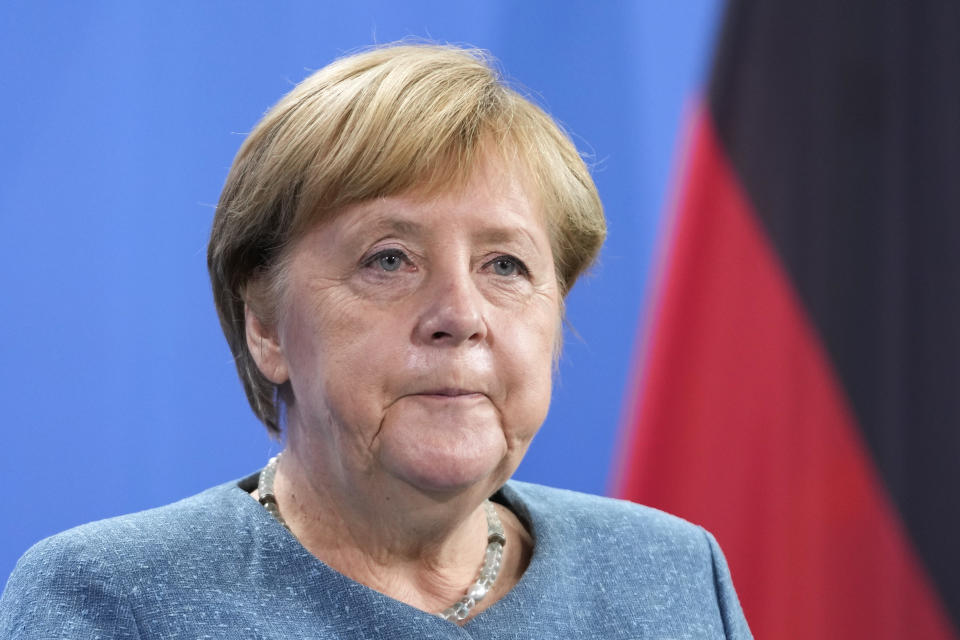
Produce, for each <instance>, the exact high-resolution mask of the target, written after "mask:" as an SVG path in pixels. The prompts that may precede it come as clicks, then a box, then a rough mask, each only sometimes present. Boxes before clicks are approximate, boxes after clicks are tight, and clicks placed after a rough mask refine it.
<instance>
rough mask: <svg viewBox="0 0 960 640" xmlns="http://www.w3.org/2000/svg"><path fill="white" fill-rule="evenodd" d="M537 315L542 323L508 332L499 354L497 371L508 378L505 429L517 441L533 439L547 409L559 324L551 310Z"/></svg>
mask: <svg viewBox="0 0 960 640" xmlns="http://www.w3.org/2000/svg"><path fill="white" fill-rule="evenodd" d="M537 315H539V316H540V318H542V321H541V322H531V323H524V324H523V326H522V327H521V326H516V327H515V330H514V331H512V332H508V333H507V335H509V336H510V339H509V340H507V342H506V343H505V344H503V345H502V346H503V347H504V348H503V349H502V350H501V353H500V358H501V362H500V363H499V366H498V369H499V370H500V371H501V372H504V374H506V376H505V377H507V378H508V385H507V388H506V406H505V407H504V413H505V415H504V420H505V422H506V425H505V426H506V431H507V433H508V437H511V438H515V439H517V440H529V439H530V438H532V437H533V435H534V434H535V433H536V432H537V430H538V429H539V428H540V425H541V424H543V421H544V420H545V419H546V417H547V411H548V410H549V408H550V397H551V390H552V382H553V376H552V374H553V361H554V351H555V348H556V336H557V328H558V323H557V321H556V314H555V313H552V312H551V309H547V310H544V311H543V312H542V313H540V314H537ZM527 318H528V319H529V318H530V316H527ZM514 320H516V318H514Z"/></svg>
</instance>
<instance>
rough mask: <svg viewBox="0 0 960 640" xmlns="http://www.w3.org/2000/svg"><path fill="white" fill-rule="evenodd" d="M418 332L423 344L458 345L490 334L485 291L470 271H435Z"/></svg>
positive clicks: (427, 289)
mask: <svg viewBox="0 0 960 640" xmlns="http://www.w3.org/2000/svg"><path fill="white" fill-rule="evenodd" d="M425 290H426V291H425V292H424V294H425V295H424V297H423V307H422V312H421V314H420V317H419V319H418V322H417V327H416V336H417V338H418V341H419V342H420V343H421V344H428V345H434V346H458V345H461V344H464V343H474V342H481V341H482V340H483V339H484V338H485V337H486V335H487V326H486V319H485V318H484V314H483V302H484V300H483V295H482V294H481V292H480V291H479V290H478V289H477V285H476V283H475V282H474V281H473V278H472V277H471V275H470V273H468V272H455V273H449V272H447V273H439V272H435V273H433V274H431V276H430V278H429V279H428V280H427V282H426V283H425Z"/></svg>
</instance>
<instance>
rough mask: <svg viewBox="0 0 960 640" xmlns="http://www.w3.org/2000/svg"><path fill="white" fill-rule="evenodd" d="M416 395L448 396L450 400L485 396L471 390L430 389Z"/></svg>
mask: <svg viewBox="0 0 960 640" xmlns="http://www.w3.org/2000/svg"><path fill="white" fill-rule="evenodd" d="M415 395H420V396H446V397H448V398H456V397H459V396H479V395H483V394H481V393H480V392H479V391H473V390H471V389H449V388H444V389H429V390H426V391H420V392H419V393H417V394H415Z"/></svg>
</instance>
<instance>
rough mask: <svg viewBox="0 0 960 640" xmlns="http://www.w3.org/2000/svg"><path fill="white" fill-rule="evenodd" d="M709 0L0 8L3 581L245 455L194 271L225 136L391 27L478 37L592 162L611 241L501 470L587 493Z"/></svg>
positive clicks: (250, 447) (603, 476) (228, 473)
mask: <svg viewBox="0 0 960 640" xmlns="http://www.w3.org/2000/svg"><path fill="white" fill-rule="evenodd" d="M718 13H719V6H718V0H686V1H683V2H646V1H640V0H637V1H636V2H602V3H588V2H570V3H566V4H561V3H558V2H556V1H555V0H549V1H548V0H544V1H538V2H533V1H527V2H509V1H506V0H504V1H501V2H485V3H467V2H450V1H444V2H408V3H398V2H389V1H384V2H352V3H349V6H348V3H342V4H341V3H338V4H332V3H330V4H327V3H317V2H299V3H298V2H286V3H282V4H281V3H265V2H253V1H249V2H234V1H231V2H226V1H219V2H204V3H192V2H164V3H159V2H158V3H153V4H150V5H147V4H143V5H141V4H137V3H127V2H121V1H117V2H99V3H65V2H64V3H54V2H28V1H22V2H21V1H7V2H5V3H3V4H2V5H0V62H2V68H3V73H2V74H0V88H2V89H0V96H2V100H0V216H2V229H3V240H4V241H3V250H2V251H0V274H2V276H0V277H2V283H3V289H2V290H3V295H2V297H0V311H2V314H0V318H2V336H3V338H2V343H0V344H2V347H0V353H2V360H0V362H2V365H3V366H2V369H0V389H2V394H3V395H2V397H3V400H4V403H3V405H4V431H3V438H2V446H0V471H2V473H3V478H4V487H5V491H4V505H3V509H2V514H3V515H0V583H2V581H4V580H5V577H6V576H7V575H8V574H9V573H10V571H11V570H12V568H13V564H14V562H15V561H16V558H17V557H18V556H19V555H20V554H22V553H23V551H25V550H26V549H27V547H29V546H30V545H31V544H32V543H34V542H36V541H37V540H39V539H40V538H42V537H44V536H47V535H50V534H53V533H55V532H57V531H60V530H62V529H65V528H68V527H71V526H74V525H77V524H80V523H82V522H86V521H89V520H93V519H98V518H103V517H108V516H112V515H117V514H120V513H124V512H129V511H133V510H139V509H143V508H147V507H151V506H157V505H160V504H164V503H167V502H170V501H173V500H175V499H177V498H180V497H183V496H186V495H189V494H192V493H195V492H197V491H199V490H201V489H204V488H206V487H208V486H210V485H213V484H216V483H220V482H224V481H226V480H229V479H231V478H235V477H239V476H241V475H244V474H246V473H248V472H250V471H253V470H254V469H256V468H258V467H259V466H260V465H262V463H263V462H264V461H265V460H266V459H267V457H268V456H269V455H271V453H272V452H275V451H276V450H277V449H278V445H277V444H276V443H273V442H272V441H270V440H268V438H267V437H266V435H265V432H264V430H263V429H262V427H260V426H259V424H258V423H257V422H256V421H255V419H254V418H253V416H252V414H251V413H250V411H249V409H248V408H247V403H246V400H245V398H244V396H243V391H242V389H241V386H240V383H239V381H238V380H237V378H236V373H235V370H234V367H233V364H232V362H231V358H230V353H229V350H228V349H227V346H226V343H225V341H224V339H223V337H222V335H221V333H220V329H219V325H218V323H217V319H216V314H215V312H214V308H213V304H212V301H211V297H210V293H209V286H208V283H207V276H206V270H205V243H206V238H207V233H208V231H209V225H210V221H211V219H212V214H213V204H214V203H215V202H216V200H217V197H218V195H219V190H220V187H221V185H222V183H223V180H224V178H225V176H226V173H227V170H228V168H229V166H230V162H231V160H232V157H233V154H234V153H235V152H236V150H237V148H238V146H239V145H240V142H241V140H242V137H243V134H244V132H246V131H249V130H250V128H251V127H252V126H253V124H254V123H255V122H256V120H257V119H258V117H259V116H260V115H261V114H262V113H263V112H264V111H265V110H266V108H267V107H268V106H269V105H271V104H272V103H273V102H275V101H276V100H277V99H278V98H279V97H280V96H281V95H282V94H283V93H285V92H286V91H288V90H289V89H290V88H291V87H292V85H293V84H294V83H296V82H297V81H299V80H301V79H302V78H303V77H304V76H306V75H307V74H308V73H309V72H310V71H311V70H313V69H317V68H319V67H322V66H323V65H325V64H326V63H328V62H329V61H331V60H332V59H334V58H335V57H337V56H339V55H342V54H343V53H346V52H349V51H351V50H354V49H356V48H358V47H362V46H365V45H368V44H371V43H375V42H389V41H392V40H396V39H399V38H403V37H407V36H418V37H426V38H432V39H435V40H439V41H444V42H454V43H468V44H471V45H476V46H479V47H483V48H486V49H489V50H491V51H492V52H493V54H494V55H495V56H496V57H497V58H498V59H499V60H500V61H501V63H502V65H503V67H504V68H505V70H506V71H507V74H508V75H509V76H510V77H511V78H512V79H513V80H514V81H516V82H517V83H519V84H521V85H523V86H525V87H527V88H528V89H529V90H531V91H532V92H533V93H534V95H535V96H537V98H538V100H539V101H540V102H541V104H542V105H543V106H545V107H546V108H547V110H548V111H549V112H550V113H552V114H553V115H554V117H556V118H557V119H558V120H560V121H561V122H562V123H563V124H564V125H565V126H566V127H567V128H568V129H569V130H570V131H572V132H573V133H574V134H575V140H576V142H577V144H578V146H579V147H580V148H581V150H582V151H583V152H584V153H586V154H587V155H588V156H589V157H590V159H591V161H592V163H593V164H594V165H595V167H596V168H595V171H594V174H595V178H596V181H597V184H598V186H599V188H600V192H601V195H602V196H603V200H604V203H605V205H606V209H607V214H608V217H609V225H610V239H609V241H608V242H607V245H606V247H605V249H604V251H603V253H602V256H601V260H600V264H599V265H598V266H597V268H596V269H595V270H594V272H593V274H592V275H590V276H588V277H587V278H586V279H584V280H583V281H581V282H580V284H578V285H577V287H576V288H575V289H574V291H573V293H572V294H571V296H570V299H569V301H568V319H569V324H570V325H571V326H572V328H573V329H574V330H575V333H574V332H572V331H568V333H567V336H566V346H565V352H564V356H563V359H562V362H561V367H560V375H559V378H558V380H557V384H556V388H555V392H554V401H553V405H552V408H551V413H550V417H549V418H548V420H547V422H546V424H545V425H544V427H543V429H542V430H541V432H540V434H539V435H538V437H537V439H536V441H535V442H534V444H533V447H532V449H531V451H530V453H529V455H528V456H527V458H526V460H525V461H524V463H523V465H522V466H521V468H520V470H519V471H518V474H517V475H518V477H520V478H522V479H527V480H534V481H538V482H543V483H546V484H550V485H555V486H562V487H568V488H573V489H578V490H582V491H588V492H593V493H603V492H604V490H605V489H606V485H607V482H608V479H609V473H610V468H611V467H610V463H611V460H613V459H614V458H615V456H616V452H615V446H616V441H617V430H618V423H619V420H620V417H621V414H622V411H623V406H624V397H623V396H624V392H625V389H626V387H627V385H628V377H629V375H630V368H631V360H632V356H633V354H634V352H635V351H636V350H637V346H636V345H635V336H636V335H637V329H638V327H641V326H642V324H643V318H644V313H643V300H644V298H645V292H646V290H647V286H648V285H647V281H648V273H649V271H650V267H651V262H652V256H655V255H656V251H655V246H656V242H657V239H658V237H659V233H660V230H661V223H660V218H661V213H662V211H663V210H664V207H665V202H666V200H667V198H668V194H669V184H670V176H671V174H672V173H673V171H672V170H673V167H674V166H675V164H676V162H677V153H676V148H677V142H678V136H679V131H680V124H681V122H682V118H683V112H684V107H685V106H686V105H688V104H690V102H691V100H692V98H693V96H694V95H695V92H696V90H697V88H698V86H699V82H700V80H701V79H702V77H703V73H704V71H705V67H706V64H705V63H706V61H707V59H708V55H709V51H710V44H711V42H712V36H713V32H714V27H715V22H716V19H717V17H718Z"/></svg>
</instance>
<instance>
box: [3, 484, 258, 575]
mask: <svg viewBox="0 0 960 640" xmlns="http://www.w3.org/2000/svg"><path fill="white" fill-rule="evenodd" d="M238 492H239V490H238V489H237V488H236V483H235V482H231V483H227V484H224V485H220V486H217V487H214V488H212V489H208V490H206V491H204V492H202V493H199V494H197V495H194V496H191V497H189V498H185V499H183V500H180V501H177V502H174V503H172V504H169V505H165V506H162V507H157V508H154V509H148V510H146V511H140V512H137V513H131V514H127V515H123V516H118V517H114V518H108V519H106V520H99V521H97V522H91V523H88V524H84V525H81V526H78V527H74V528H72V529H68V530H67V531H64V532H62V533H58V534H57V535H54V536H51V537H49V538H46V539H44V540H41V541H40V542H38V543H37V544H36V545H34V546H33V547H32V548H31V549H30V550H29V551H27V553H26V554H24V556H23V558H21V559H20V562H19V563H18V569H19V568H21V567H31V566H51V565H56V564H57V563H58V562H63V561H67V560H69V561H70V562H71V563H76V562H83V563H87V564H90V565H93V566H96V565H101V564H103V565H110V566H114V567H116V566H126V565H131V564H133V565H136V564H138V563H142V562H145V561H151V560H156V559H157V558H160V557H164V556H165V555H168V554H165V553H164V552H166V551H169V550H177V551H183V550H184V549H187V548H189V547H193V546H200V545H205V544H206V543H208V542H209V541H210V539H211V538H217V537H225V536H224V533H225V532H227V531H230V530H231V529H232V528H233V527H232V525H233V524H235V523H236V522H237V521H238V520H239V519H240V517H241V513H240V512H239V511H238V510H237V508H236V503H237V498H236V495H238ZM230 532H231V533H232V534H234V535H235V534H236V532H235V531H230Z"/></svg>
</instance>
